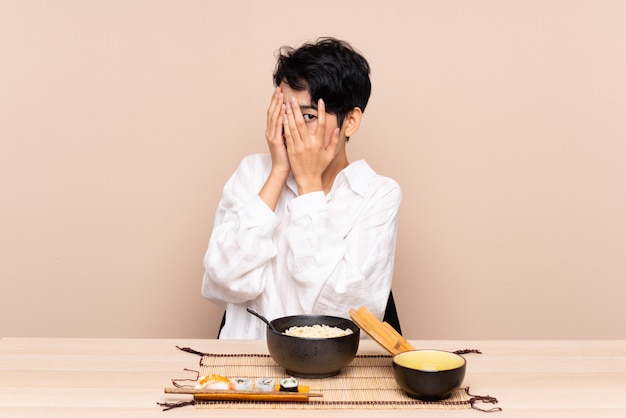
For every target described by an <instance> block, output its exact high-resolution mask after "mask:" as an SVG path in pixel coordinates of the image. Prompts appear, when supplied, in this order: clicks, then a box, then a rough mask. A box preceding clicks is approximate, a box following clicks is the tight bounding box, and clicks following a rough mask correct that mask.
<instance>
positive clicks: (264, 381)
mask: <svg viewBox="0 0 626 418" xmlns="http://www.w3.org/2000/svg"><path fill="white" fill-rule="evenodd" d="M256 389H257V390H258V391H261V392H272V391H274V389H275V383H274V379H272V378H270V377H259V378H258V379H257V380H256Z"/></svg>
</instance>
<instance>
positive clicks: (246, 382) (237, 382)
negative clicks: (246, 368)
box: [231, 377, 252, 390]
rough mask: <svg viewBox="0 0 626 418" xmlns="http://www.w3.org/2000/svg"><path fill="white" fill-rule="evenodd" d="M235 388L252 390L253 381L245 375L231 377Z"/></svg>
mask: <svg viewBox="0 0 626 418" xmlns="http://www.w3.org/2000/svg"><path fill="white" fill-rule="evenodd" d="M231 382H232V383H233V385H234V387H235V390H252V381H251V380H250V379H246V378H245V377H236V378H234V379H231Z"/></svg>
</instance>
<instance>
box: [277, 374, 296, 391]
mask: <svg viewBox="0 0 626 418" xmlns="http://www.w3.org/2000/svg"><path fill="white" fill-rule="evenodd" d="M280 391H281V392H297V391H298V379H296V378H295V377H288V378H286V379H282V380H281V381H280Z"/></svg>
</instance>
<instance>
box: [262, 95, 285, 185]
mask: <svg viewBox="0 0 626 418" xmlns="http://www.w3.org/2000/svg"><path fill="white" fill-rule="evenodd" d="M284 99H285V98H284V95H283V92H282V91H281V90H280V87H276V89H275V90H274V94H273V95H272V100H271V101H270V105H269V107H268V109H267V127H266V128H265V139H266V140H267V146H268V147H269V151H270V155H271V157H272V171H274V170H276V172H278V173H282V174H284V175H285V176H286V175H287V174H289V171H290V170H291V166H290V164H289V158H288V157H287V148H286V147H285V138H284V136H283V116H284V115H285V111H286V106H285V104H284Z"/></svg>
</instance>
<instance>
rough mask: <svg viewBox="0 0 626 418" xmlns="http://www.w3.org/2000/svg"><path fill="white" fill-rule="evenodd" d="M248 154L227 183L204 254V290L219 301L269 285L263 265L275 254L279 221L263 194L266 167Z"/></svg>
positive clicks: (236, 299)
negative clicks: (262, 186)
mask: <svg viewBox="0 0 626 418" xmlns="http://www.w3.org/2000/svg"><path fill="white" fill-rule="evenodd" d="M253 161H254V160H253V159H251V158H247V159H244V160H243V161H242V162H241V164H240V165H239V167H238V168H237V170H236V171H235V173H234V174H233V175H232V176H231V178H230V179H229V180H228V182H227V183H226V185H225V186H224V191H223V194H222V198H221V200H220V203H219V205H218V207H217V210H216V214H215V222H214V227H213V232H212V234H211V238H210V239H209V246H208V249H207V251H206V253H205V256H204V267H205V273H204V277H203V281H202V295H203V296H204V297H206V298H207V299H209V300H211V301H212V302H214V303H217V304H219V305H223V304H225V303H240V302H244V301H247V300H250V299H254V298H256V297H257V296H258V295H259V294H260V293H261V292H263V289H264V288H265V280H266V277H267V275H264V274H263V269H264V266H266V265H267V263H268V261H269V260H271V259H272V258H273V257H275V256H276V251H277V250H276V245H275V244H274V242H273V241H272V232H273V231H274V229H275V228H276V227H277V226H278V224H279V223H280V220H279V219H278V217H277V216H276V214H275V213H274V212H273V211H272V210H271V209H270V208H269V207H268V206H267V205H266V204H265V202H263V200H262V199H261V198H260V197H259V196H258V190H260V188H261V184H259V183H258V182H259V181H263V179H264V177H263V172H262V171H263V170H262V167H259V166H258V164H253Z"/></svg>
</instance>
